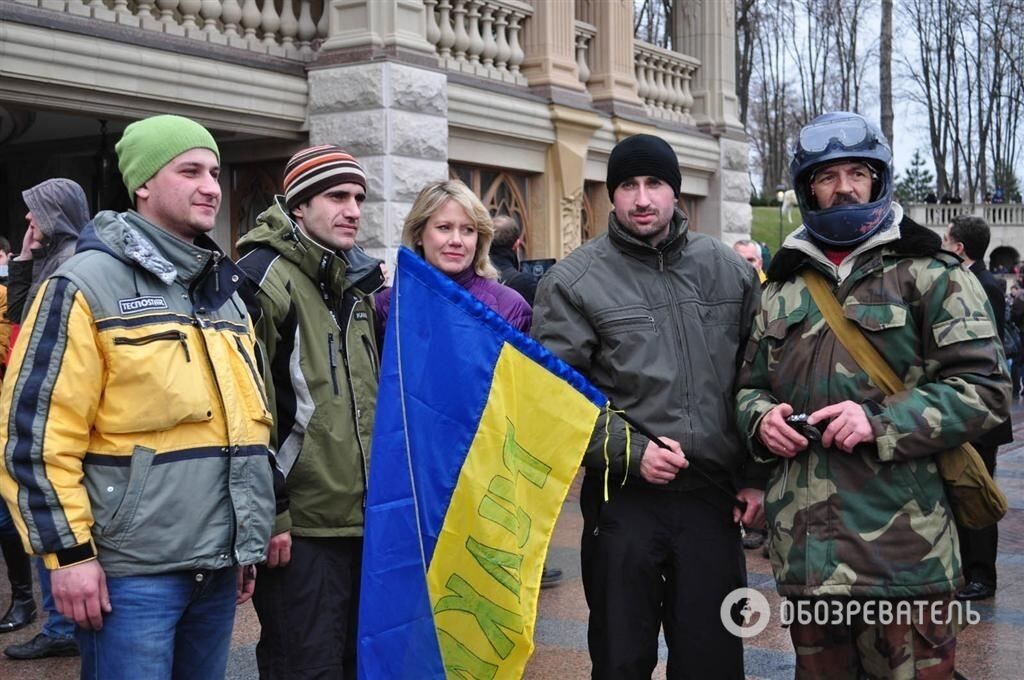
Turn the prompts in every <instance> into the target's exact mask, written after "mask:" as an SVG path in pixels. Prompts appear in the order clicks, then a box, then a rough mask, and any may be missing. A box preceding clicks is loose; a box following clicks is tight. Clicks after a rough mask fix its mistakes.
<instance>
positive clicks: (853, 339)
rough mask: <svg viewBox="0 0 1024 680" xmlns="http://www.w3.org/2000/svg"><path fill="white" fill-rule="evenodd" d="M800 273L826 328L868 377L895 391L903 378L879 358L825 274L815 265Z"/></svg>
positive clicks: (901, 387)
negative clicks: (848, 313) (847, 315)
mask: <svg viewBox="0 0 1024 680" xmlns="http://www.w3.org/2000/svg"><path fill="white" fill-rule="evenodd" d="M801 276H803V279H804V281H805V282H806V283H807V288H808V290H810V291H811V297H812V298H814V303H815V304H816V305H818V309H819V310H821V314H822V316H824V317H825V322H826V323H828V326H829V328H831V329H832V332H833V333H835V334H836V337H837V338H838V339H839V342H840V344H842V345H843V347H845V348H846V351H847V352H849V353H850V355H851V356H852V357H853V360H854V361H856V362H857V364H858V365H859V366H860V367H861V368H862V369H864V371H865V372H866V373H867V374H868V376H869V377H870V378H871V380H872V381H873V382H874V383H875V384H876V385H878V387H879V388H881V390H882V391H883V392H885V393H886V394H894V393H896V392H900V391H902V390H903V389H904V385H903V381H902V380H900V379H899V377H898V376H897V375H896V373H895V372H894V371H893V370H892V368H891V367H890V366H889V363H888V362H887V361H886V360H885V359H883V358H882V355H881V354H879V353H878V350H876V349H875V348H874V346H873V345H872V344H871V343H870V342H868V339H867V338H865V337H864V332H863V331H861V329H860V328H859V327H858V326H857V325H856V324H854V323H853V322H852V321H850V320H849V319H847V318H846V315H845V314H843V308H842V307H841V306H840V305H839V301H838V300H836V296H835V294H834V293H833V292H832V289H831V288H830V287H829V285H828V283H827V282H826V281H825V279H824V277H822V275H821V274H820V273H819V272H817V271H816V270H814V269H805V270H804V271H803V272H802V273H801Z"/></svg>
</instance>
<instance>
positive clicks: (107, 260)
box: [0, 212, 274, 576]
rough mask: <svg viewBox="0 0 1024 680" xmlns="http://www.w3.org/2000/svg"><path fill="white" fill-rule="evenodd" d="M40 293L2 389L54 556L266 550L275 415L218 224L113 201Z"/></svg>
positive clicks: (207, 559)
mask: <svg viewBox="0 0 1024 680" xmlns="http://www.w3.org/2000/svg"><path fill="white" fill-rule="evenodd" d="M78 251H79V252H78V253H77V254H76V255H75V256H74V257H73V258H71V259H70V260H68V261H67V262H66V263H65V264H64V265H63V266H62V267H61V268H60V269H59V270H58V271H57V272H56V273H55V274H54V276H53V277H51V278H50V279H49V280H48V281H47V282H46V284H45V286H44V287H43V288H42V289H41V291H40V293H39V295H37V296H36V298H35V301H34V303H33V305H32V308H31V310H30V311H29V314H28V316H27V318H26V320H25V323H24V326H23V329H22V332H21V336H20V339H19V342H18V343H17V345H16V347H15V349H14V353H13V356H12V359H11V364H10V371H9V373H8V379H7V381H6V382H5V385H4V390H3V395H2V398H0V423H2V427H0V450H2V451H3V460H4V466H2V468H3V469H0V491H2V492H3V496H4V498H5V500H6V501H7V503H8V505H9V506H10V507H11V509H12V511H13V515H14V518H15V522H16V524H17V525H18V528H19V530H20V531H21V533H22V536H23V537H24V538H25V543H26V545H27V546H29V547H30V548H31V550H32V551H33V552H34V553H36V554H40V555H42V556H43V559H44V561H45V563H46V566H47V567H49V568H51V569H54V568H58V567H63V566H68V565H71V564H75V563H78V562H82V561H85V560H89V559H92V558H94V557H98V558H99V560H100V562H101V563H102V565H103V567H104V569H105V570H106V572H107V573H108V574H109V575H112V576H125V575H138V574H156V573H163V572H170V571H175V570H184V569H219V568H222V567H228V566H231V565H235V564H243V565H244V564H252V563H255V562H259V561H260V560H262V559H263V558H264V555H265V552H266V548H267V544H268V541H269V537H270V530H271V525H272V522H273V516H274V493H273V481H272V468H271V466H270V465H268V462H267V461H268V455H269V453H268V448H267V444H268V440H269V435H270V426H271V416H270V412H269V410H268V409H267V405H266V399H265V395H264V391H263V386H262V382H261V379H260V377H259V374H258V373H257V371H256V367H255V363H254V360H253V357H254V344H253V343H254V340H253V338H254V336H253V331H252V325H251V322H250V320H249V318H248V314H247V313H246V310H245V306H244V305H243V303H242V301H241V299H240V298H239V297H238V295H237V294H236V292H235V291H236V289H237V288H238V286H239V285H240V284H241V283H242V281H243V280H244V276H243V274H242V273H241V271H240V270H238V269H237V267H236V266H235V265H234V263H232V262H231V261H230V260H228V259H225V258H223V256H222V255H221V254H220V252H219V251H218V250H217V248H216V246H215V245H214V244H213V242H212V241H210V240H209V239H208V238H206V237H201V238H200V239H198V240H197V241H196V243H195V244H190V243H186V242H184V241H181V240H179V239H177V238H175V237H174V236H172V235H171V234H169V233H168V232H166V231H164V230H163V229H160V228H159V227H156V226H155V225H153V224H151V223H149V222H147V221H146V220H144V219H143V218H142V217H141V216H140V215H138V214H137V213H135V212H127V213H121V214H118V213H114V212H102V213H100V214H99V215H97V216H96V218H95V220H94V221H93V223H92V224H91V225H89V226H87V227H86V229H85V230H84V231H83V233H82V238H81V240H80V242H79V246H78Z"/></svg>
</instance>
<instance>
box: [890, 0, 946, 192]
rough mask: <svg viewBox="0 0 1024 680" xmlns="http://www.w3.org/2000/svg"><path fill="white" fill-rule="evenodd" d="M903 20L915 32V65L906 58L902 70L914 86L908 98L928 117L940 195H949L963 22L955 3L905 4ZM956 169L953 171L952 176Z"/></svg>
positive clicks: (909, 0) (917, 0)
mask: <svg viewBox="0 0 1024 680" xmlns="http://www.w3.org/2000/svg"><path fill="white" fill-rule="evenodd" d="M901 16H902V18H903V19H904V22H905V24H906V25H907V27H908V28H909V30H910V31H911V33H912V35H913V39H912V40H911V41H910V42H911V44H915V45H917V48H918V52H917V55H915V56H916V57H917V58H916V59H913V60H912V59H910V58H907V57H906V56H905V57H904V58H903V59H902V66H903V68H904V70H905V73H906V76H907V78H908V80H909V81H910V82H911V83H912V87H911V88H910V96H911V98H912V100H913V101H916V102H917V103H918V104H920V105H921V106H922V107H923V108H924V110H925V112H926V114H927V117H928V136H929V141H930V142H931V151H932V162H933V163H934V165H935V176H936V181H937V185H938V190H939V194H940V195H942V196H946V195H950V193H951V189H952V188H951V186H950V178H949V171H948V170H947V165H946V162H947V159H949V157H950V156H951V155H952V156H953V157H954V166H956V158H957V156H958V155H957V154H956V153H955V152H952V153H951V151H952V149H951V145H952V142H951V137H952V136H953V130H954V128H955V127H958V125H957V122H958V121H957V115H958V113H957V111H958V110H959V107H958V106H957V105H956V92H955V80H956V51H957V46H958V43H957V39H956V38H957V24H958V22H959V20H960V12H959V3H958V2H957V1H956V0H904V2H903V3H902V6H901ZM957 170H958V167H955V168H954V174H956V171H957Z"/></svg>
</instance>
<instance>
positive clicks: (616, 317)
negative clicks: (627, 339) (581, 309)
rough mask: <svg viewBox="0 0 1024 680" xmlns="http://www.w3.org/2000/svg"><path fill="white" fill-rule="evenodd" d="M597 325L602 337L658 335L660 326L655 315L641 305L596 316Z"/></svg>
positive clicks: (629, 306) (621, 308)
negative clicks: (634, 334)
mask: <svg viewBox="0 0 1024 680" xmlns="http://www.w3.org/2000/svg"><path fill="white" fill-rule="evenodd" d="M594 321H595V325H596V326H597V331H598V334H600V335H617V334H620V333H633V332H640V333H651V334H654V335H657V333H658V325H657V323H656V322H655V320H654V314H652V313H651V311H650V310H649V309H647V308H646V307H643V306H641V305H628V306H626V307H620V308H617V309H613V310H609V311H606V312H602V313H599V314H597V315H596V316H595V319H594Z"/></svg>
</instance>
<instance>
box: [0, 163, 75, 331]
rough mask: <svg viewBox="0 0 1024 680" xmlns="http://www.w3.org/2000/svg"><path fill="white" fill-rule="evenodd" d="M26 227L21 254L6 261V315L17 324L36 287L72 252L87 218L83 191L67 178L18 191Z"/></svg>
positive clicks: (34, 293) (37, 289)
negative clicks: (24, 213) (21, 199)
mask: <svg viewBox="0 0 1024 680" xmlns="http://www.w3.org/2000/svg"><path fill="white" fill-rule="evenodd" d="M21 195H22V198H24V199H25V205H26V206H27V207H28V214H26V215H25V220H26V221H27V222H28V229H27V230H26V232H25V238H24V240H23V241H22V246H21V253H20V254H19V255H18V256H17V257H15V258H14V259H12V260H11V261H10V269H9V274H8V282H7V287H8V288H7V318H8V319H10V320H11V321H12V322H13V323H21V320H22V318H23V317H24V316H25V311H26V309H27V307H29V306H30V305H31V304H32V300H33V299H34V298H35V295H36V293H37V292H38V291H39V287H40V286H41V285H42V284H43V282H44V281H46V279H48V278H49V277H50V275H52V274H53V273H54V272H55V271H57V270H58V269H59V268H60V266H61V265H62V264H64V262H65V261H66V260H68V259H69V258H70V257H71V256H72V255H74V254H75V245H76V244H77V243H78V235H79V233H81V231H82V227H84V226H85V225H86V223H87V222H88V221H89V217H90V215H89V202H88V201H87V200H86V198H85V191H84V190H83V189H82V187H81V186H79V185H78V183H76V182H73V181H71V180H70V179H64V178H56V179H48V180H46V181H45V182H43V183H41V184H37V185H36V186H34V187H32V188H31V189H26V190H25V191H23V192H22V194H21Z"/></svg>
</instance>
